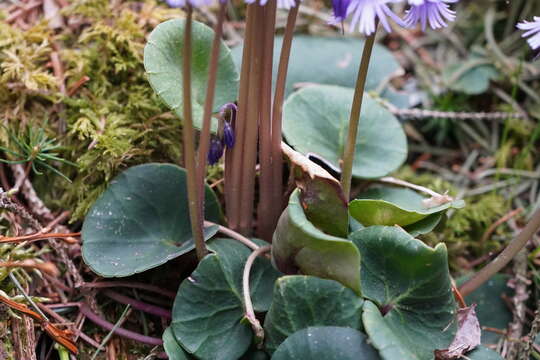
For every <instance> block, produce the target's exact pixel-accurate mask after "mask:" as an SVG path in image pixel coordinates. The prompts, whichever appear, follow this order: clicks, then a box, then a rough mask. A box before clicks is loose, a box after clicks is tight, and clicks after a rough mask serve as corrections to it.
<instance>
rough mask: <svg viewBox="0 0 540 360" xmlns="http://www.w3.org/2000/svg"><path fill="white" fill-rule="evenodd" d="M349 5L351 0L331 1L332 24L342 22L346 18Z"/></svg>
mask: <svg viewBox="0 0 540 360" xmlns="http://www.w3.org/2000/svg"><path fill="white" fill-rule="evenodd" d="M350 4H351V0H332V9H333V11H334V20H333V21H332V22H331V23H332V24H337V23H339V22H342V21H343V20H345V18H346V17H347V9H348V8H349V5H350Z"/></svg>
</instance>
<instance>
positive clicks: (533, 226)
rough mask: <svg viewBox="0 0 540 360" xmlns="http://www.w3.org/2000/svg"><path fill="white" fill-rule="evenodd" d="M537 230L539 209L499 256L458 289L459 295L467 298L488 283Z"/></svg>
mask: <svg viewBox="0 0 540 360" xmlns="http://www.w3.org/2000/svg"><path fill="white" fill-rule="evenodd" d="M538 229H540V209H537V210H536V211H535V213H534V214H533V216H532V218H531V220H530V221H529V223H528V224H527V225H526V226H525V228H524V229H523V230H522V231H521V232H520V233H519V235H518V236H517V237H516V238H515V239H513V240H512V241H511V242H510V244H508V246H507V247H506V248H505V249H504V250H503V252H502V253H500V254H499V256H497V257H496V258H495V259H494V260H493V261H492V262H491V263H489V264H488V265H486V266H485V267H484V268H482V270H480V271H479V272H478V273H477V274H476V275H474V276H473V277H472V278H471V279H470V280H469V281H467V282H466V283H465V284H463V285H462V286H461V287H460V288H459V291H460V292H461V294H462V295H463V296H467V295H468V294H470V293H472V292H473V291H474V290H476V289H477V288H478V287H480V285H482V284H483V283H485V282H486V281H488V280H489V279H490V278H491V277H492V276H493V275H495V274H496V273H497V272H499V271H500V270H501V269H502V268H503V267H505V266H506V265H507V264H508V263H509V262H510V261H511V260H512V259H513V258H514V256H516V254H517V253H518V252H519V251H520V250H521V249H522V248H523V247H524V246H525V245H526V244H527V242H528V241H529V239H530V238H531V237H532V236H533V235H534V234H535V233H536V232H537V231H538Z"/></svg>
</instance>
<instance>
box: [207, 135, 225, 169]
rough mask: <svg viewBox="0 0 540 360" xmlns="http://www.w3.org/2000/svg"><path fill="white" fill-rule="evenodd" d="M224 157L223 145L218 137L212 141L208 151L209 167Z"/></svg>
mask: <svg viewBox="0 0 540 360" xmlns="http://www.w3.org/2000/svg"><path fill="white" fill-rule="evenodd" d="M222 156H223V144H222V143H221V140H220V139H219V138H217V137H212V140H210V150H209V151H208V165H214V164H216V163H217V162H218V161H219V159H221V157H222Z"/></svg>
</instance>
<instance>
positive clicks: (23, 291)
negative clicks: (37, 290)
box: [9, 272, 49, 321]
mask: <svg viewBox="0 0 540 360" xmlns="http://www.w3.org/2000/svg"><path fill="white" fill-rule="evenodd" d="M9 278H10V279H11V281H13V283H14V284H15V286H16V287H17V289H19V291H20V292H21V293H22V296H24V298H25V299H26V301H28V303H29V304H30V305H32V307H33V308H34V309H35V310H36V311H37V312H38V314H39V315H41V316H42V317H43V319H45V321H49V319H48V318H47V316H45V314H44V313H43V312H42V311H41V309H40V308H39V306H37V305H36V303H35V302H34V300H32V298H30V296H28V294H27V293H26V291H25V290H24V288H23V287H22V285H21V283H20V282H19V280H17V278H16V277H15V275H13V273H12V272H10V273H9Z"/></svg>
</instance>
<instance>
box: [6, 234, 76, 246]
mask: <svg viewBox="0 0 540 360" xmlns="http://www.w3.org/2000/svg"><path fill="white" fill-rule="evenodd" d="M76 236H81V233H68V234H60V233H50V234H43V233H42V232H41V231H40V232H38V233H37V234H30V235H23V236H13V237H7V236H0V244H2V243H19V242H25V241H28V242H33V241H38V240H47V239H61V240H62V241H64V242H65V243H67V244H74V243H77V240H75V239H74V237H76Z"/></svg>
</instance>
